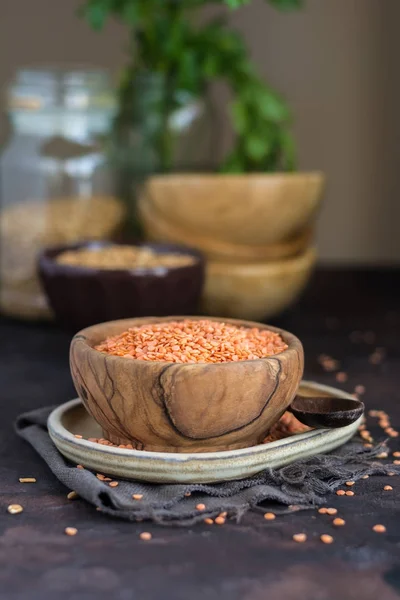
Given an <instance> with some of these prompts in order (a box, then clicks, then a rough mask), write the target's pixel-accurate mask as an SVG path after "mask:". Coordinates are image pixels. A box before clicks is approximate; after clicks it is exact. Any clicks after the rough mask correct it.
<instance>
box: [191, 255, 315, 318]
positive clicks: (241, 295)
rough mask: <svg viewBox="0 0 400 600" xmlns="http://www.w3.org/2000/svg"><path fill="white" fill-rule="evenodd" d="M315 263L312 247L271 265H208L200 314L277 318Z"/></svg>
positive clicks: (296, 293) (211, 263) (298, 292)
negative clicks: (201, 312) (275, 316)
mask: <svg viewBox="0 0 400 600" xmlns="http://www.w3.org/2000/svg"><path fill="white" fill-rule="evenodd" d="M315 262H316V252H315V250H314V249H313V248H309V249H308V250H307V251H306V252H304V253H303V254H300V255H298V256H295V257H293V258H289V259H284V260H277V261H271V262H263V263H246V264H241V263H226V262H209V263H208V264H207V267H206V283H205V287H204V293H203V302H202V308H203V312H205V313H207V314H211V315H213V314H214V315H215V314H219V315H222V316H223V317H234V318H237V319H251V320H258V321H263V320H265V319H267V318H269V317H272V316H274V315H277V314H278V313H280V312H282V311H283V310H284V309H285V308H287V307H288V306H290V304H292V303H293V302H294V301H295V300H296V299H297V298H298V296H299V295H300V294H301V292H302V291H303V288H304V287H305V285H306V284H307V282H308V280H309V277H310V275H311V272H312V270H313V268H314V265H315Z"/></svg>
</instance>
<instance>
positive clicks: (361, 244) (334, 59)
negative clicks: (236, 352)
mask: <svg viewBox="0 0 400 600" xmlns="http://www.w3.org/2000/svg"><path fill="white" fill-rule="evenodd" d="M80 3H81V2H80V0H34V1H33V0H13V1H12V2H9V1H8V0H0V6H1V8H2V10H1V20H0V86H1V88H2V89H3V88H4V86H5V84H6V81H7V80H8V79H9V78H10V76H11V75H12V73H13V71H14V70H15V69H16V68H17V67H19V66H21V65H30V64H38V63H39V64H40V63H42V64H43V63H44V64H46V63H56V62H57V63H58V62H60V63H72V64H74V63H77V62H84V63H87V64H92V65H104V66H106V67H110V68H112V69H116V68H118V66H119V65H120V64H122V61H123V58H124V57H123V46H124V40H125V31H124V30H123V29H121V28H120V27H119V26H118V25H116V24H112V25H110V26H109V27H107V29H106V31H105V32H104V33H103V34H100V35H99V34H94V33H92V32H90V31H89V29H88V28H87V26H86V25H85V24H84V23H83V22H81V21H79V20H77V18H76V17H75V10H76V8H77V7H78V6H79V5H80ZM306 6H307V9H306V10H305V11H303V12H301V13H297V14H290V15H287V14H286V15H281V14H277V13H276V12H275V11H273V10H272V9H271V8H269V7H268V6H266V5H265V3H264V2H263V1H262V0H256V1H255V3H254V4H253V5H252V6H251V7H249V8H246V9H243V10H242V11H240V12H238V13H236V14H235V15H234V17H233V22H234V23H235V25H236V26H237V27H238V28H239V29H241V30H242V31H243V32H244V33H245V35H246V37H247V39H248V43H249V45H250V47H251V51H252V54H253V56H254V59H255V60H256V62H257V64H258V65H259V68H260V70H261V71H262V73H263V74H264V75H265V77H267V78H268V80H269V81H270V82H271V83H272V84H273V85H275V86H276V87H277V88H278V89H280V90H281V91H282V92H283V93H284V94H285V95H286V96H287V98H288V99H289V100H290V102H291V104H292V106H293V112H294V116H295V133H296V136H297V138H298V143H299V151H300V166H301V168H303V169H322V170H324V171H325V172H326V174H327V177H328V189H327V192H326V195H325V203H324V207H323V210H322V212H321V215H320V220H319V224H318V244H319V249H320V256H321V259H322V260H323V261H325V262H328V261H329V262H350V263H354V262H360V263H374V262H389V261H396V262H400V232H399V228H400V226H399V223H400V201H399V195H400V182H399V177H398V173H400V164H399V163H400V161H399V154H398V149H399V144H398V141H399V138H400V115H399V107H400V81H399V70H398V64H397V62H398V61H397V57H398V56H399V49H400V39H399V37H398V32H397V25H398V23H399V22H400V3H399V0H384V1H382V0H306ZM221 101H222V100H221Z"/></svg>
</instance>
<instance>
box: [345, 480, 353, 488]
mask: <svg viewBox="0 0 400 600" xmlns="http://www.w3.org/2000/svg"><path fill="white" fill-rule="evenodd" d="M354 484H355V481H346V485H348V486H349V487H351V486H352V485H354Z"/></svg>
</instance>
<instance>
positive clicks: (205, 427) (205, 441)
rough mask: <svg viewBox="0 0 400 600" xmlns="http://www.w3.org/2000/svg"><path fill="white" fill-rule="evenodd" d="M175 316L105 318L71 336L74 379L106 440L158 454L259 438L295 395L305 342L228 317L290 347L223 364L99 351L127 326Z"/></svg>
mask: <svg viewBox="0 0 400 600" xmlns="http://www.w3.org/2000/svg"><path fill="white" fill-rule="evenodd" d="M183 318H185V317H174V319H183ZM190 318H200V317H190ZM169 320H171V317H168V318H143V319H127V320H122V321H113V322H110V323H101V324H99V325H94V326H93V327H89V328H87V329H84V330H83V331H81V332H79V333H78V334H77V335H76V336H75V337H74V338H73V340H72V342H71V352H70V365H71V373H72V378H73V380H74V384H75V387H76V390H77V392H78V394H79V396H80V398H81V400H82V402H83V403H84V404H85V406H86V408H87V410H88V411H89V412H90V414H91V415H92V416H93V417H94V419H95V420H96V421H97V422H98V423H99V424H100V425H101V427H102V429H103V432H104V437H105V438H106V439H109V440H111V441H112V442H113V443H117V444H132V445H133V447H134V448H136V449H145V450H152V451H160V452H212V451H217V450H218V451H219V450H228V449H235V448H244V447H247V446H252V445H254V444H258V443H260V442H261V441H262V440H263V439H264V437H265V435H266V432H267V431H268V430H269V428H270V427H271V425H273V423H275V422H276V421H277V420H278V419H279V417H280V416H281V415H282V414H283V412H284V411H285V410H286V408H287V407H288V406H289V405H290V404H291V402H292V400H293V398H294V397H295V395H296V392H297V389H298V386H299V384H300V380H301V376H302V373H303V361H304V358H303V348H302V345H301V342H300V341H299V340H298V339H297V338H296V337H295V336H294V335H292V334H291V333H288V332H286V331H283V330H280V329H276V328H274V327H269V326H267V325H262V324H259V323H253V322H248V321H237V320H233V319H224V321H225V322H228V323H232V324H235V325H240V326H247V327H259V328H261V329H270V330H272V331H277V332H278V333H280V334H281V336H282V337H283V339H284V340H285V341H286V343H287V344H288V346H289V347H288V349H287V350H285V351H284V352H281V353H280V354H276V355H275V356H271V357H268V358H262V359H258V360H248V361H238V362H227V363H221V364H213V363H211V364H210V363H197V364H177V363H170V362H161V361H160V362H149V361H141V360H127V359H125V358H122V357H119V356H111V355H108V354H105V353H101V352H98V351H97V350H95V349H94V346H95V345H96V344H98V343H99V342H101V341H102V340H104V339H105V338H106V337H108V336H110V335H117V334H118V333H122V332H123V331H125V330H127V329H128V328H129V327H134V326H137V325H143V324H145V323H159V322H162V321H169ZM214 320H221V319H216V318H215V319H214Z"/></svg>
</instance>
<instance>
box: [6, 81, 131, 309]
mask: <svg viewBox="0 0 400 600" xmlns="http://www.w3.org/2000/svg"><path fill="white" fill-rule="evenodd" d="M7 100H8V101H7V104H8V117H9V123H10V129H11V134H10V136H9V139H8V140H7V142H6V144H5V145H4V146H3V151H2V155H1V158H0V194H1V196H0V236H1V237H0V243H1V257H0V281H1V287H0V310H1V312H3V313H5V314H8V315H12V316H15V317H24V318H32V319H36V318H43V317H44V318H48V317H50V316H51V313H50V310H49V308H48V305H47V302H46V298H45V296H44V294H43V293H42V290H41V286H40V283H39V280H38V278H37V274H36V262H37V256H38V253H39V252H40V251H41V249H42V248H44V247H47V246H53V245H58V244H67V243H70V242H71V243H72V242H76V241H78V240H81V239H110V238H112V236H113V235H114V234H115V233H116V231H118V229H119V228H120V226H121V224H122V221H123V219H124V206H123V204H122V203H121V202H120V201H119V200H118V199H117V198H116V196H115V181H114V178H113V175H112V170H111V169H110V165H109V162H108V160H107V157H106V153H105V150H104V147H105V146H104V139H105V135H106V134H108V133H109V131H110V128H111V122H112V119H113V118H114V115H115V97H114V92H113V88H112V85H111V82H110V80H109V77H108V75H107V74H106V73H104V72H102V71H90V72H89V71H64V70H24V71H20V72H19V73H17V75H16V78H15V80H14V81H13V83H12V85H11V86H10V89H9V92H8V99H7Z"/></svg>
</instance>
